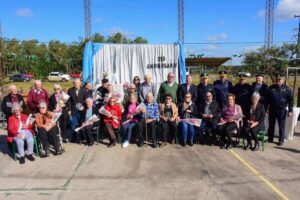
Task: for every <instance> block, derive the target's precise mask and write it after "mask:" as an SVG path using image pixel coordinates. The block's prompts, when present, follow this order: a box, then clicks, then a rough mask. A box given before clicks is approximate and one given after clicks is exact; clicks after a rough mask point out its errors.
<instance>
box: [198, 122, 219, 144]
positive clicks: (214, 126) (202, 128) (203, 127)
mask: <svg viewBox="0 0 300 200" xmlns="http://www.w3.org/2000/svg"><path fill="white" fill-rule="evenodd" d="M216 129H217V124H216V123H213V122H212V121H210V120H206V119H202V121H201V126H200V128H199V132H200V138H199V139H200V142H203V138H204V137H203V133H204V132H205V131H207V130H210V132H209V133H211V134H212V139H213V140H214V139H216ZM209 133H208V132H206V135H208V134H209Z"/></svg>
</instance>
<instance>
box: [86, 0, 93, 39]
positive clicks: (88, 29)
mask: <svg viewBox="0 0 300 200" xmlns="http://www.w3.org/2000/svg"><path fill="white" fill-rule="evenodd" d="M84 30H85V39H88V40H91V32H92V22H91V2H90V0H84Z"/></svg>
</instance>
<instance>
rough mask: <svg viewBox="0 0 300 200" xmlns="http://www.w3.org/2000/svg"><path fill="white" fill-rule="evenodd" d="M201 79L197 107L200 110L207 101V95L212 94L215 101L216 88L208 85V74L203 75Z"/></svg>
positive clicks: (198, 87)
mask: <svg viewBox="0 0 300 200" xmlns="http://www.w3.org/2000/svg"><path fill="white" fill-rule="evenodd" d="M200 77H201V83H199V85H198V86H197V92H198V94H197V100H196V103H197V106H198V108H199V106H200V105H203V104H204V103H205V101H206V93H207V92H211V93H212V95H213V99H214V100H215V96H216V93H215V88H214V86H213V85H212V84H209V83H208V74H207V73H202V74H200Z"/></svg>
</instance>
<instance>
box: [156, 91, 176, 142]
mask: <svg viewBox="0 0 300 200" xmlns="http://www.w3.org/2000/svg"><path fill="white" fill-rule="evenodd" d="M159 112H160V115H159V116H160V123H161V126H162V133H163V138H162V142H163V143H162V145H161V147H163V146H166V145H167V142H168V136H169V141H170V142H171V144H174V143H175V134H176V131H177V122H176V119H177V117H178V108H177V106H176V104H175V103H173V102H172V95H171V94H166V95H165V102H164V103H162V104H160V105H159Z"/></svg>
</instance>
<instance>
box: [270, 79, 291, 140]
mask: <svg viewBox="0 0 300 200" xmlns="http://www.w3.org/2000/svg"><path fill="white" fill-rule="evenodd" d="M275 79H276V84H274V85H272V86H270V88H269V90H268V96H267V101H268V105H269V130H268V136H269V138H268V142H273V139H274V129H275V122H276V119H277V122H278V126H279V141H278V145H279V146H282V145H283V143H284V130H285V119H286V116H288V117H290V116H291V115H292V112H293V103H294V100H293V94H292V90H291V89H290V88H289V87H288V86H287V85H285V84H284V83H283V81H284V80H283V76H281V75H280V74H276V75H275ZM287 106H288V111H287V110H286V107H287Z"/></svg>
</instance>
